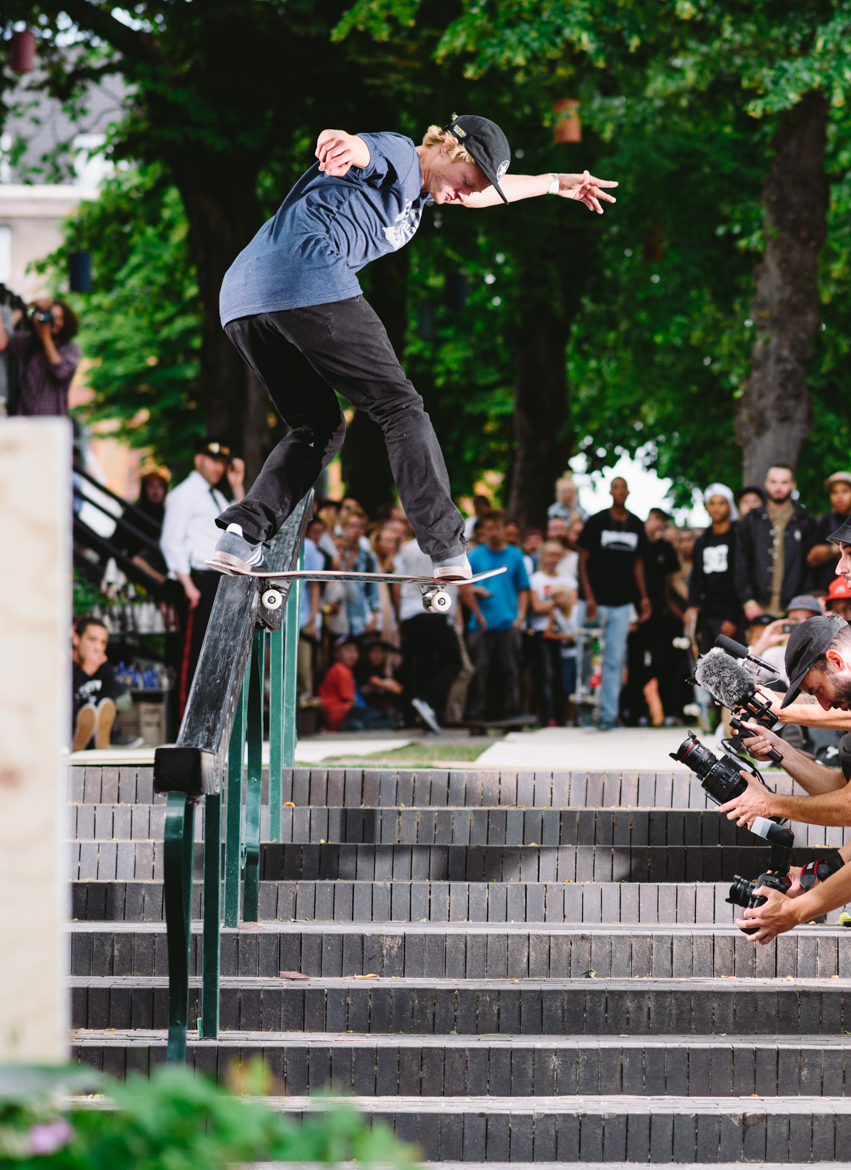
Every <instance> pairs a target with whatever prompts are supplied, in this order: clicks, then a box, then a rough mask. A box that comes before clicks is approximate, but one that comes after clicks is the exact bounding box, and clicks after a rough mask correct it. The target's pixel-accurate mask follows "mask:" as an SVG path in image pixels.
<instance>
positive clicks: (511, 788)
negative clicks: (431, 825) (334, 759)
mask: <svg viewBox="0 0 851 1170" xmlns="http://www.w3.org/2000/svg"><path fill="white" fill-rule="evenodd" d="M676 734H677V733H675V734H674V736H672V744H673V746H674V747H676V744H677V742H678V741H677V738H676ZM672 750H673V748H672ZM767 779H768V782H769V784H770V786H771V787H772V788H775V789H776V790H777V791H778V792H783V793H785V794H787V795H788V794H790V793H791V792H792V789H793V784H792V780H791V779H790V778H789V777H788V776H786V775H785V774H784V773H781V772H772V773H770V774H769V775H768V776H767ZM282 793H283V795H282V800H283V801H285V802H286V801H289V802H291V803H292V804H293V805H295V806H302V807H303V806H308V805H313V806H317V807H319V806H323V807H327V806H333V807H347V808H360V807H361V806H364V807H370V808H399V807H401V806H402V805H404V806H405V807H406V808H412V807H418V808H432V807H434V808H442V807H447V806H451V807H456V808H458V807H461V808H464V807H466V808H475V807H487V806H491V807H497V806H504V807H508V808H513V807H516V806H517V805H523V806H525V807H527V808H570V807H573V808H614V807H623V808H639V807H640V808H669V809H670V808H675V809H689V808H690V809H703V808H707V807H713V806H712V804H711V802H710V801H708V799H707V797H706V794H705V792H704V791H703V789H702V788H701V787H700V782H699V780H698V779H697V777H696V776H692V775H691V773H689V772H620V771H613V772H584V771H583V772H569V771H563V772H560V771H554V772H549V771H548V772H515V771H484V770H481V771H479V770H472V771H464V770H460V769H458V770H455V769H453V770H451V771H441V770H439V769H437V768H423V769H421V770H419V771H416V770H411V769H408V770H398V771H397V770H396V769H394V768H373V769H364V768H294V769H292V770H290V769H285V770H284V772H283V785H282ZM68 799H69V800H70V801H72V802H75V803H85V804H116V803H121V804H137V803H138V804H151V803H160V802H162V801H163V800H164V798H163V797H157V798H156V801H155V798H154V795H153V768H143V767H127V768H117V767H116V768H105V767H72V768H70V769H69V782H68ZM263 800H264V803H268V777H267V774H265V773H264V782H263Z"/></svg>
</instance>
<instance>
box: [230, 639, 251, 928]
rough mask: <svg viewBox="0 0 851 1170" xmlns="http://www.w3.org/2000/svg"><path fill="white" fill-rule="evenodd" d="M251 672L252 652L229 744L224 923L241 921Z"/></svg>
mask: <svg viewBox="0 0 851 1170" xmlns="http://www.w3.org/2000/svg"><path fill="white" fill-rule="evenodd" d="M250 672H251V655H250V654H249V656H248V665H247V666H246V669H245V677H244V679H243V683H242V691H241V693H240V696H239V702H238V703H237V706H236V715H235V716H234V721H233V731H232V732H231V737H230V743H229V745H228V773H227V797H226V804H225V821H226V828H225V833H226V836H225V926H237V925H238V924H239V883H240V878H241V876H242V771H243V766H244V760H245V719H246V714H247V711H248V679H249V676H250Z"/></svg>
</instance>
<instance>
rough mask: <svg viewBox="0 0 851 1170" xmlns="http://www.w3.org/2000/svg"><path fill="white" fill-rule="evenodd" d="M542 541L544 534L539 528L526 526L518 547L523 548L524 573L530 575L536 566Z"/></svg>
mask: <svg viewBox="0 0 851 1170" xmlns="http://www.w3.org/2000/svg"><path fill="white" fill-rule="evenodd" d="M543 543H544V534H543V532H541V530H540V528H527V529H526V531H525V532H524V533H523V541H522V544H521V545H520V547H521V548H522V550H523V564H524V565H525V566H526V575H527V577H531V576H532V574H533V573H534V572H535V570H536V569H537V567H538V554H539V553H540V551H541V545H542V544H543Z"/></svg>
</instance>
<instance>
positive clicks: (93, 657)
mask: <svg viewBox="0 0 851 1170" xmlns="http://www.w3.org/2000/svg"><path fill="white" fill-rule="evenodd" d="M108 638H109V633H108V631H107V629H106V626H104V624H103V623H102V622H101V621H99V620H98V619H97V618H93V617H83V618H80V619H79V621H77V622H76V623H75V626H74V634H73V643H74V649H73V652H72V655H71V660H72V670H73V682H72V686H71V692H72V704H73V717H74V723H73V731H72V735H73V739H72V747H71V751H73V752H83V751H85V750H86V748H87V747H88V746H89V744H90V743H91V741H92V739H93V738H94V740H95V747H96V748H97V750H98V751H104V750H106V749H107V748H108V747H109V741H110V733H111V732H112V726H113V724H114V723H115V717H116V715H117V713H118V707H119V706H120V707H121V709H122V710H127V709H128V708H129V706H130V703H131V702H132V700H131V698H130V694H129V692H128V691H127V688H126V687H125V686H124V685H123V683H120V682H118V680H117V679H116V677H115V672H114V671H113V669H112V667H111V666H110V665H109V663H108V661H107V658H106V643H107V640H108ZM140 743H142V740H141V739H136V740H131V741H130V742H128V743H127V744H125V745H124V746H126V747H138V746H139V744H140Z"/></svg>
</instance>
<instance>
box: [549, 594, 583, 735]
mask: <svg viewBox="0 0 851 1170" xmlns="http://www.w3.org/2000/svg"><path fill="white" fill-rule="evenodd" d="M575 596H576V595H575V592H574V591H573V590H571V589H568V588H567V587H566V586H565V585H556V587H555V588H554V589H553V601H554V602H555V608H554V609H553V612H552V613H551V614H550V622H549V625H548V626H547V628H546V630H545V631H544V637H545V638H547V639H550V640H552V641H554V642H555V643H556V645H557V646H558V648H559V658H560V665H561V691H562V695H563V696H564V698H565V700H566V702H567V722H568V726H572V724H573V722H574V719H575V709H574V707H573V699H572V696H573V693H574V691H575V690H576V605H575Z"/></svg>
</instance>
